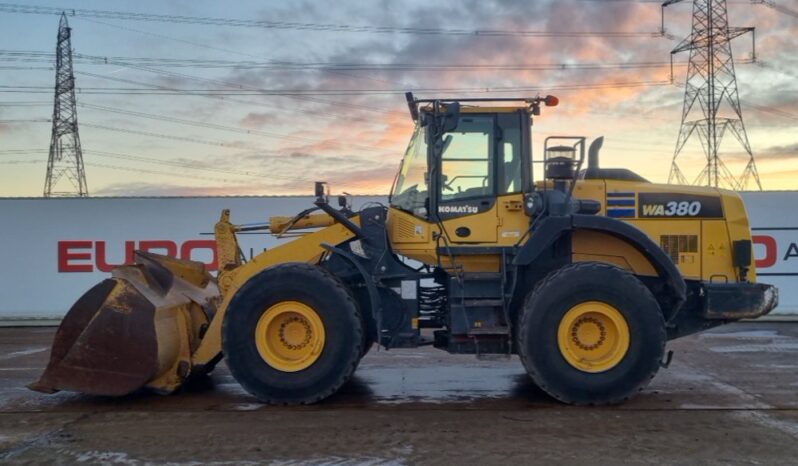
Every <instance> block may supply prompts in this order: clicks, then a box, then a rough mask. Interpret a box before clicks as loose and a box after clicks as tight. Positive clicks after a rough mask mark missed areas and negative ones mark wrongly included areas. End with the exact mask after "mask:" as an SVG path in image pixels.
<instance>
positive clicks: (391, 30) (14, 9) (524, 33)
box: [0, 3, 662, 38]
mask: <svg viewBox="0 0 798 466" xmlns="http://www.w3.org/2000/svg"><path fill="white" fill-rule="evenodd" d="M63 11H68V12H69V13H70V15H71V16H75V17H88V18H102V19H118V20H127V21H145V22H161V23H177V24H201V25H206V26H231V27H248V28H264V29H278V30H298V31H321V32H350V33H377V34H414V35H448V36H474V37H507V36H511V37H595V36H598V37H617V38H645V37H648V38H659V37H662V33H660V32H642V31H640V32H626V31H532V30H503V29H453V28H421V27H396V26H370V25H352V24H330V23H305V22H294V21H263V20H251V19H235V18H216V17H210V16H185V15H158V14H152V13H135V12H126V11H115V10H92V9H80V8H65V7H46V6H40V5H21V4H17V3H0V12H5V13H23V14H35V15H60V14H61V13H62V12H63Z"/></svg>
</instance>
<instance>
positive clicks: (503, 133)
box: [391, 97, 556, 218]
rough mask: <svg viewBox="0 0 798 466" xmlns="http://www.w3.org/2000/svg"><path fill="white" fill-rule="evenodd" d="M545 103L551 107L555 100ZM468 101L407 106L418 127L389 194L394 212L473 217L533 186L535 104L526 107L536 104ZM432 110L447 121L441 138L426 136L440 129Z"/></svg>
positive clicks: (532, 100)
mask: <svg viewBox="0 0 798 466" xmlns="http://www.w3.org/2000/svg"><path fill="white" fill-rule="evenodd" d="M409 99H412V97H409ZM548 99H549V102H550V104H552V105H554V104H555V99H556V98H553V97H549V98H548ZM473 100H474V101H479V100H481V99H473ZM499 100H501V99H499ZM470 101H471V100H470V99H464V100H459V101H457V102H451V103H447V104H440V103H439V102H440V101H438V102H434V103H433V102H427V101H420V100H411V101H410V105H411V114H412V115H413V117H414V119H415V121H416V123H417V124H416V129H415V132H414V133H413V137H412V138H411V140H410V144H409V145H408V147H407V151H406V152H405V155H404V158H403V160H402V165H401V167H400V170H399V173H398V175H397V177H396V180H395V182H394V186H393V189H392V191H391V206H392V207H395V208H397V209H399V210H402V211H404V212H408V213H410V214H412V215H414V216H416V217H419V218H429V217H430V208H431V205H434V206H436V207H437V213H438V214H439V215H441V216H442V217H448V216H451V215H452V214H455V215H456V214H475V213H479V212H483V211H485V210H488V209H490V208H491V207H492V206H493V204H494V202H495V199H496V197H497V196H502V195H506V194H511V193H522V192H525V191H528V188H530V187H531V185H532V167H531V152H532V151H531V143H530V127H531V125H532V118H531V115H532V114H535V112H537V111H538V110H535V109H536V108H537V105H538V104H537V103H530V102H537V101H536V100H534V99H527V100H522V101H521V102H522V103H523V104H522V105H518V102H519V101H518V100H517V99H514V100H513V102H514V105H510V106H501V107H476V106H470V105H467V103H468V102H470ZM484 101H488V99H485V100H484ZM490 101H493V100H492V99H491V100H490ZM461 102H463V103H464V104H463V105H461V104H460V103H461ZM425 104H426V105H425ZM418 105H422V106H421V107H417V106H418ZM435 105H442V107H443V114H445V115H447V116H445V117H444V118H449V121H447V123H446V125H445V127H444V128H445V131H444V132H443V134H441V135H440V137H436V136H437V135H431V134H430V131H431V127H435V128H441V126H440V125H432V126H431V125H429V124H428V123H429V120H430V119H431V118H435V115H436V114H437V115H440V114H441V108H438V109H437V110H436V109H434V108H433V106H435ZM431 141H439V142H438V144H440V145H441V148H440V150H439V151H429V150H428V145H429V144H430V142H431ZM432 154H440V155H438V156H433V155H432ZM430 192H433V193H434V196H433V198H430V194H429V193H430Z"/></svg>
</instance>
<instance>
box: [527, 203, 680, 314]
mask: <svg viewBox="0 0 798 466" xmlns="http://www.w3.org/2000/svg"><path fill="white" fill-rule="evenodd" d="M575 230H592V231H599V232H602V233H606V234H609V235H612V236H615V237H616V238H619V239H621V240H623V241H626V242H627V243H629V244H631V245H632V246H634V248H635V249H637V250H638V251H640V253H641V254H643V256H644V257H645V258H646V259H648V261H649V262H650V263H651V265H652V266H653V267H654V269H655V270H656V271H657V273H658V274H659V276H660V277H662V278H663V279H664V280H665V285H666V287H667V290H668V295H669V297H670V301H671V302H670V303H669V308H670V309H669V311H670V314H671V315H675V314H676V313H677V312H678V310H679V308H681V306H682V304H684V302H685V300H686V297H687V284H686V283H685V281H684V277H682V273H681V272H680V271H679V269H678V268H677V267H676V264H674V263H673V261H672V260H671V258H670V257H668V255H667V254H665V251H663V250H662V248H660V247H659V246H658V245H657V244H656V243H655V242H654V241H652V240H651V238H650V237H649V236H648V235H646V234H645V233H644V232H643V231H642V230H640V229H639V228H637V227H635V226H634V225H631V224H629V223H626V222H622V221H620V220H616V219H613V218H610V217H603V216H596V215H581V214H573V215H565V216H556V217H555V216H552V217H546V218H544V219H542V220H541V221H540V224H539V225H538V226H537V228H535V230H534V232H533V233H532V237H531V239H530V240H529V241H527V242H526V243H525V244H524V245H523V246H522V247H521V250H520V251H519V252H518V254H517V255H516V257H515V259H514V261H513V263H514V264H515V265H519V266H525V265H529V264H532V263H533V262H534V261H535V260H536V259H537V258H538V257H539V256H540V254H541V253H542V252H543V251H545V250H546V249H548V248H550V247H551V246H552V245H553V244H554V242H555V241H557V240H558V239H560V238H561V237H562V236H563V235H564V234H567V233H570V232H573V231H575Z"/></svg>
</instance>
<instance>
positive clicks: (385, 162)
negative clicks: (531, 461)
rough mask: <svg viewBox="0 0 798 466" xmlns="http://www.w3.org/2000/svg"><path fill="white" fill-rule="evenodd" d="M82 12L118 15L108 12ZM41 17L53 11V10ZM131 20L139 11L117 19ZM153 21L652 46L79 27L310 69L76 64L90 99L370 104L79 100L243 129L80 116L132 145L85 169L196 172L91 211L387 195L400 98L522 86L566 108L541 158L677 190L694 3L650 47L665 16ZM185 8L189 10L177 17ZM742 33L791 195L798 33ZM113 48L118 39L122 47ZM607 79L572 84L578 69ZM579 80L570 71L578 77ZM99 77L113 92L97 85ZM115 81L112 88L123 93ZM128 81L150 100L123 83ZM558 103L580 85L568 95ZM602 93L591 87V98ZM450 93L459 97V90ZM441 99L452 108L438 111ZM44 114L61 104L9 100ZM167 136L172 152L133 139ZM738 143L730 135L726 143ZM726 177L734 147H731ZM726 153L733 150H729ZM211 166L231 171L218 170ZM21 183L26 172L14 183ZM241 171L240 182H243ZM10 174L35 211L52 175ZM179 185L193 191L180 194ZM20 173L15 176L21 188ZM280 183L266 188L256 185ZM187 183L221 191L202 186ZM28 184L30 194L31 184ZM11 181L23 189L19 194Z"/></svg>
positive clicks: (308, 11) (634, 9)
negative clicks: (673, 166)
mask: <svg viewBox="0 0 798 466" xmlns="http://www.w3.org/2000/svg"><path fill="white" fill-rule="evenodd" d="M87 2H88V3H85V5H83V4H82V5H81V6H82V7H85V8H97V9H108V8H111V7H109V6H108V5H107V4H106V3H104V2H100V1H99V0H87ZM45 3H46V2H45ZM114 8H118V9H120V10H128V9H130V10H135V9H136V8H137V7H135V6H134V5H133V4H131V6H129V7H128V6H126V7H122V6H119V7H114ZM151 10H152V11H148V13H153V14H176V13H179V14H183V15H194V16H209V17H230V18H249V19H262V20H267V21H285V22H299V23H324V24H347V25H354V26H357V25H372V26H387V27H413V28H444V29H461V30H498V31H521V30H525V31H549V32H564V31H572V32H578V31H581V32H587V31H592V32H601V31H613V32H638V33H639V32H648V33H651V36H649V37H641V36H635V37H609V36H606V35H605V36H602V35H587V36H582V37H526V36H523V35H509V36H498V37H488V36H484V35H476V34H461V35H454V34H452V35H439V34H399V33H356V32H340V31H339V32H334V31H324V30H291V29H259V28H224V27H218V26H201V25H191V24H161V23H140V22H134V21H127V22H125V21H112V20H109V21H107V22H105V21H103V22H102V23H98V22H89V21H86V20H82V19H81V18H79V17H76V18H74V19H73V18H70V25H71V26H72V28H73V44H72V45H73V47H74V48H75V50H76V51H77V52H79V53H84V54H87V55H101V56H129V57H161V58H169V57H171V58H180V59H206V60H242V61H250V62H251V61H259V62H271V63H286V62H290V63H314V64H316V65H314V66H312V67H310V66H308V67H306V68H304V69H303V68H301V67H300V69H291V70H285V69H274V68H243V67H226V68H225V67H220V68H211V67H207V68H192V67H182V68H178V67H173V68H169V67H165V66H164V67H160V68H159V67H146V69H145V68H135V67H128V66H114V65H87V64H83V63H78V64H76V70H77V71H79V72H84V71H85V72H89V73H92V74H94V75H99V76H101V77H96V76H89V75H82V74H80V73H78V74H77V76H76V79H77V82H78V86H79V87H81V88H83V89H89V88H128V87H132V88H150V89H152V88H168V89H178V90H180V89H183V90H191V91H192V92H191V93H192V94H202V93H203V91H205V92H206V93H211V91H217V92H218V91H220V90H224V91H226V93H228V94H230V93H235V92H240V93H242V94H244V93H245V92H244V91H251V90H258V89H260V90H270V91H284V92H287V91H292V94H293V93H294V92H295V91H315V92H319V93H331V92H333V91H341V90H352V91H364V90H365V91H372V92H378V91H379V92H383V93H373V94H369V95H362V94H358V93H357V92H353V93H352V94H349V95H332V94H330V95H322V94H318V95H224V96H219V95H204V96H203V95H179V93H178V94H176V95H159V96H154V95H127V94H125V93H123V92H118V93H105V94H91V93H85V94H80V93H79V94H78V100H79V102H85V103H90V104H94V105H103V106H110V107H114V108H118V109H124V110H132V111H136V112H144V113H150V114H156V115H162V116H170V117H176V118H181V119H184V120H191V121H195V122H202V123H209V124H214V125H221V126H227V127H233V128H239V129H240V130H244V132H243V133H242V132H239V133H236V132H231V131H223V130H219V129H213V128H207V127H202V126H198V125H193V126H192V125H186V124H177V123H173V122H164V121H155V120H152V119H145V118H141V117H135V116H129V115H118V114H110V113H107V112H106V113H103V112H100V111H98V110H96V109H91V108H80V109H79V121H80V122H81V123H88V124H102V125H105V126H112V127H115V128H118V129H122V130H127V131H128V133H125V132H120V131H109V130H101V129H97V128H94V127H90V126H88V125H87V126H85V127H82V128H81V138H82V142H83V147H84V148H86V149H87V153H86V155H85V158H86V160H87V163H88V162H104V163H108V162H109V161H108V160H104V159H102V158H99V157H98V156H96V155H94V156H93V155H91V153H90V152H88V151H90V150H95V151H109V152H116V153H122V154H129V155H133V156H140V157H147V158H157V159H163V160H171V161H179V163H181V164H183V166H184V167H185V170H180V169H175V168H169V167H166V168H164V167H163V166H161V167H159V166H158V165H151V164H148V163H146V162H141V161H138V162H137V161H135V160H132V159H130V160H115V161H113V164H114V165H118V166H123V167H126V168H128V169H136V168H139V169H147V170H151V171H153V170H160V171H163V172H164V173H165V174H153V173H138V174H137V173H136V172H131V171H123V170H114V169H103V170H100V169H91V170H89V172H88V173H89V175H90V177H91V179H90V180H89V184H90V186H92V187H93V189H92V194H95V195H158V194H163V195H215V194H231V195H232V194H307V193H308V192H309V191H310V190H311V189H312V182H313V181H315V180H326V181H329V182H330V183H331V184H332V185H333V188H334V189H335V190H339V191H347V192H351V193H369V194H375V193H376V194H378V193H386V192H387V191H388V189H389V188H390V185H391V182H392V180H393V177H394V173H395V170H396V167H397V166H398V163H399V161H400V159H401V156H402V153H403V152H404V148H405V145H406V144H407V141H408V139H409V137H410V134H411V132H412V128H413V122H412V121H411V120H410V117H409V115H408V112H407V107H406V103H405V100H404V95H403V94H402V92H403V91H404V90H413V89H432V90H434V89H445V90H446V91H441V92H434V91H421V92H419V93H418V94H419V96H420V97H434V96H436V95H437V96H442V97H457V96H484V94H483V93H470V94H469V93H466V92H465V91H463V89H476V90H482V89H488V88H490V89H497V88H527V89H533V90H524V91H520V90H518V91H514V92H512V93H510V92H504V93H502V92H497V93H495V94H494V95H499V96H532V95H534V94H536V93H537V92H538V91H537V89H540V93H541V94H548V93H551V94H555V95H557V96H558V97H560V99H561V105H560V106H559V107H557V108H553V109H545V110H544V112H543V115H542V116H540V117H538V118H537V119H536V121H535V127H534V129H533V131H534V138H535V140H534V143H533V149H534V152H535V154H540V153H541V148H542V147H541V146H542V141H543V139H544V138H545V137H546V136H547V135H553V134H577V135H583V136H586V137H588V138H590V139H592V138H595V137H598V136H602V135H603V136H606V138H607V140H606V144H605V149H604V153H603V154H602V163H603V164H604V165H605V166H623V167H627V168H630V169H632V170H635V171H637V172H639V173H640V174H641V175H643V176H645V177H646V178H648V179H651V180H653V181H665V180H666V179H667V176H668V170H669V167H670V162H671V158H672V156H673V150H674V146H675V142H676V138H677V135H678V132H679V124H680V118H681V111H682V108H681V107H682V97H683V93H684V89H683V87H681V86H683V84H684V79H685V72H686V68H685V67H684V66H681V65H679V64H680V63H684V62H686V60H687V59H688V56H687V54H683V55H677V56H675V57H674V59H675V61H676V63H677V66H676V67H675V73H676V74H675V81H674V83H673V84H671V83H670V82H669V79H670V67H669V66H667V65H666V63H668V62H669V60H670V51H671V50H672V49H673V47H674V46H675V45H676V44H677V43H678V39H674V38H681V37H685V36H686V35H687V34H689V32H690V11H691V7H690V2H683V3H681V4H678V5H674V6H672V7H669V8H668V11H667V20H666V27H667V30H668V34H669V36H668V37H669V38H666V37H655V36H656V32H657V31H658V30H659V28H660V8H659V5H658V4H656V3H654V4H651V3H643V2H638V3H635V2H603V1H581V0H556V1H555V0H541V1H535V2H529V1H528V0H506V1H500V0H486V1H482V0H462V1H455V0H446V1H439V2H434V3H430V2H427V1H421V0H403V1H401V2H357V1H350V0H345V1H341V2H337V3H335V4H334V5H332V4H330V3H319V2H314V1H301V2H239V3H235V4H231V5H225V6H222V5H221V4H219V5H210V4H203V5H200V4H194V3H192V4H190V5H182V6H180V7H178V6H176V5H173V4H171V3H170V2H167V3H164V4H158V5H153V6H152V8H151ZM178 10H179V11H178ZM729 12H730V17H731V22H732V23H733V25H741V26H747V25H751V26H756V27H757V28H758V29H757V50H758V54H759V56H758V59H759V60H760V61H761V65H759V66H758V65H743V64H740V65H738V66H737V70H738V76H739V87H740V98H741V102H742V103H743V112H744V118H745V122H746V125H747V128H748V131H749V138H750V140H751V145H752V147H753V149H754V152H755V154H756V155H757V156H758V157H760V159H761V162H762V169H761V170H760V172H761V173H762V176H763V185H764V186H765V187H766V188H784V187H788V186H792V187H794V182H792V181H791V180H789V179H788V178H787V177H785V176H783V175H781V174H778V170H777V169H776V166H775V165H774V164H776V163H778V161H780V160H781V161H783V160H790V161H792V160H793V159H796V162H798V156H796V153H798V140H797V139H796V136H795V134H796V131H795V129H796V125H798V117H797V115H798V59H796V58H794V56H793V55H794V50H796V49H797V48H798V34H796V22H795V19H794V18H791V17H789V16H787V15H784V14H780V13H778V12H776V11H774V10H772V9H770V8H767V7H765V6H763V5H748V4H740V3H731V4H730V5H729ZM13 19H14V20H15V21H14V22H13V23H11V24H10V25H11V27H9V28H3V30H0V40H2V41H3V43H4V44H6V45H5V48H8V49H18V50H43V51H50V50H53V48H54V46H55V44H54V41H53V38H54V34H55V28H56V25H57V18H55V17H47V16H33V15H18V16H14V17H13ZM111 39H113V40H111ZM734 50H735V54H736V56H737V57H738V58H747V57H748V55H749V54H750V52H751V45H750V38H745V39H738V40H737V41H736V43H735V48H734ZM642 62H645V63H654V64H657V63H662V65H661V66H654V65H649V66H647V67H638V68H623V69H619V68H617V67H615V68H613V67H612V66H607V65H612V64H618V63H642ZM320 63H336V64H382V65H390V66H391V68H390V69H385V68H383V69H369V70H342V69H340V67H338V68H329V67H328V68H325V67H323V66H320V65H318V64H320ZM408 64H426V65H470V66H482V68H478V69H444V70H434V71H430V70H421V71H420V70H413V69H410V68H408V67H406V66H403V65H408ZM519 64H527V65H544V64H549V65H558V64H559V65H564V66H560V67H559V68H557V69H548V70H517V71H508V70H497V69H492V68H490V67H491V66H492V67H495V66H501V65H505V66H506V65H519ZM585 64H594V65H605V66H607V67H605V68H600V67H594V68H591V69H575V68H574V67H573V65H585ZM569 65H571V66H569ZM52 75H53V73H52V71H26V72H21V71H20V72H16V73H12V72H9V71H2V70H0V79H3V82H4V85H12V86H13V85H17V86H21V85H31V84H32V85H41V86H45V87H46V86H51V85H52V79H53V76H52ZM102 76H104V77H105V78H103V77H102ZM112 79H116V80H117V81H113V80H112ZM119 80H128V81H130V82H136V83H140V84H130V83H127V84H125V83H124V82H120V81H119ZM563 87H571V88H570V89H563ZM586 87H590V88H586ZM452 89H459V90H460V91H454V90H452ZM441 94H443V95H441ZM17 97H18V100H33V99H39V100H42V101H47V100H48V99H51V96H50V95H49V94H43V95H32V96H25V95H24V94H22V95H19V96H14V97H9V96H8V95H4V96H3V99H4V100H13V98H17ZM50 113H51V108H48V106H46V105H45V106H41V107H24V108H17V109H13V111H10V110H4V112H3V115H2V117H0V119H4V118H7V119H16V118H19V119H30V118H47V117H49V114H50ZM130 131H135V132H139V133H158V134H163V135H170V136H173V138H172V139H169V138H163V137H156V136H147V135H142V134H135V133H130ZM0 134H2V140H3V146H4V147H3V148H5V149H19V148H29V147H36V148H46V147H47V146H48V145H49V136H50V129H49V126H48V125H46V124H37V125H4V124H2V123H0ZM729 137H730V136H729ZM727 143H728V147H729V148H728V151H729V157H730V163H731V166H733V167H736V165H735V164H736V163H737V162H736V160H738V159H739V160H742V159H741V158H740V156H739V155H740V147H739V145H735V144H736V143H734V141H732V140H731V138H730V140H729V141H727ZM724 147H726V146H724ZM688 149H689V150H688V152H687V153H685V154H684V164H685V165H684V167H683V168H684V170H685V171H686V172H690V173H693V172H695V173H697V172H699V171H700V170H701V167H702V166H703V163H704V159H703V155H702V153H701V150H700V147H699V146H698V145H697V143H696V144H691V145H690V146H689V148H688ZM214 168H217V169H218V168H223V169H227V170H228V172H219V171H216V172H214V171H213V169H214ZM796 169H798V166H797V167H796ZM15 170H18V171H15ZM233 172H238V174H236V173H233ZM30 173H35V172H33V171H30V170H27V171H22V168H19V169H17V168H15V167H14V166H6V167H4V169H3V170H2V174H0V182H3V185H4V186H7V187H6V188H4V189H5V191H4V192H3V194H2V195H38V193H39V192H40V189H41V179H42V177H43V173H39V174H36V176H35V177H34V176H32V175H30ZM181 173H182V174H184V177H183V178H182V179H181ZM17 174H20V175H19V176H17ZM261 174H263V175H268V176H263V177H261V176H260V175H261ZM188 175H195V176H197V177H205V178H209V179H210V181H209V180H199V179H192V178H188ZM20 176H21V177H22V178H19V177H20ZM12 179H13V183H12V182H11V181H12Z"/></svg>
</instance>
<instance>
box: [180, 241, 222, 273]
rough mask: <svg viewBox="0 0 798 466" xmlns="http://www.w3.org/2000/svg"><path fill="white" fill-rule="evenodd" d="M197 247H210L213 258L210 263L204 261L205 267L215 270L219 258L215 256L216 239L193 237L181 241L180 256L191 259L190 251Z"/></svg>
mask: <svg viewBox="0 0 798 466" xmlns="http://www.w3.org/2000/svg"><path fill="white" fill-rule="evenodd" d="M197 249H210V250H211V254H212V255H213V256H212V257H213V259H212V260H211V262H210V263H205V268H206V269H208V270H216V269H218V268H219V258H218V257H217V256H216V241H213V240H208V239H205V240H200V239H194V240H189V241H186V242H185V243H183V245H182V246H181V247H180V258H181V259H186V260H193V259H192V258H191V253H192V252H193V251H195V250H197Z"/></svg>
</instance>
